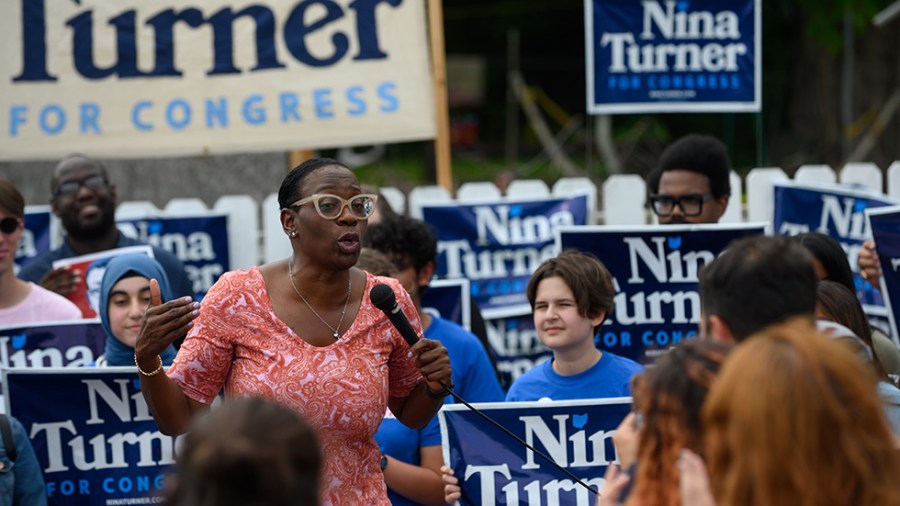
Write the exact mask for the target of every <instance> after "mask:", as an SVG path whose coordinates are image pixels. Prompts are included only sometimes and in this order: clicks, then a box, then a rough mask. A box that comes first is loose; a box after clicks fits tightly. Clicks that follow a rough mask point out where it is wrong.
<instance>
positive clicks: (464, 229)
mask: <svg viewBox="0 0 900 506" xmlns="http://www.w3.org/2000/svg"><path fill="white" fill-rule="evenodd" d="M422 216H423V220H424V221H426V222H427V223H430V224H431V225H433V226H434V228H435V230H436V231H437V234H438V268H437V273H436V274H437V275H438V276H439V277H441V278H450V279H454V278H468V279H469V282H470V283H471V289H472V296H473V297H475V302H476V303H477V304H478V307H480V308H481V312H482V314H483V315H484V317H485V318H503V317H506V316H509V315H518V314H522V313H523V312H526V311H530V310H531V307H530V306H529V305H528V300H527V299H526V298H525V287H526V286H527V285H528V279H529V278H530V277H531V273H532V272H534V270H535V269H536V268H537V266H538V265H540V263H541V262H542V261H544V260H546V259H547V258H551V257H553V256H555V255H556V244H555V243H554V235H553V234H554V232H555V231H556V229H558V228H559V227H561V226H567V225H584V224H585V223H586V222H587V217H588V209H587V196H586V195H579V196H576V197H571V198H549V199H541V200H534V201H521V202H509V201H503V202H494V203H480V204H458V203H457V204H449V205H434V206H431V205H429V206H425V207H423V208H422Z"/></svg>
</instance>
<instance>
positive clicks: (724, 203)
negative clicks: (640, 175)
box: [647, 134, 731, 225]
mask: <svg viewBox="0 0 900 506" xmlns="http://www.w3.org/2000/svg"><path fill="white" fill-rule="evenodd" d="M730 174H731V162H730V161H729V159H728V152H727V150H726V149H725V145H724V144H722V142H721V141H720V140H718V139H716V138H715V137H710V136H708V135H697V134H691V135H687V136H685V137H682V138H681V139H678V140H677V141H675V142H674V143H673V144H672V145H670V146H669V147H668V148H666V149H665V151H663V153H662V155H661V156H660V157H659V164H658V165H657V167H656V169H655V170H654V171H653V172H652V173H651V174H650V176H649V177H648V180H647V188H648V189H649V191H650V195H649V199H648V200H649V202H650V208H651V209H653V212H654V213H655V214H656V216H657V217H658V219H659V223H660V224H661V225H674V224H679V223H718V221H719V218H721V217H722V214H724V213H725V209H726V208H727V207H728V197H729V196H730V195H731V183H730V181H729V179H728V178H729V176H730Z"/></svg>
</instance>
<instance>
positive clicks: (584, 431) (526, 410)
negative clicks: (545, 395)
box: [439, 397, 631, 506]
mask: <svg viewBox="0 0 900 506" xmlns="http://www.w3.org/2000/svg"><path fill="white" fill-rule="evenodd" d="M476 406H477V407H478V408H479V409H480V410H481V411H482V412H483V413H484V414H486V415H487V416H489V417H490V418H491V419H493V420H495V421H496V422H498V423H499V424H500V425H501V426H502V427H504V428H505V429H507V430H509V431H510V432H512V433H513V434H515V435H516V436H518V437H519V438H521V439H522V440H523V441H525V442H527V443H529V444H530V445H531V446H533V447H534V448H536V449H537V450H538V451H540V452H542V453H543V454H545V455H547V456H549V457H550V458H552V459H553V461H554V462H556V463H557V464H559V465H560V466H562V467H563V468H565V469H566V470H568V471H569V472H570V473H572V474H573V475H575V477H577V478H578V479H580V480H581V482H582V483H584V484H585V485H587V486H589V487H591V488H593V489H594V491H598V492H599V490H600V486H601V485H602V483H603V474H604V473H605V472H606V467H607V466H608V465H609V464H610V463H613V462H617V457H616V452H615V448H614V447H613V443H612V436H613V435H614V434H615V431H616V427H618V425H619V423H621V421H622V420H623V419H624V418H625V416H626V415H627V414H628V412H629V411H630V410H631V398H629V397H620V398H612V399H591V400H580V401H557V402H511V403H486V404H476ZM439 417H440V423H441V436H442V443H443V450H444V462H446V463H447V465H449V466H450V467H451V468H452V469H453V471H454V474H455V475H456V477H457V478H459V483H460V486H461V488H462V498H461V499H460V501H459V503H460V504H461V505H462V506H472V505H479V506H495V505H530V506H542V505H550V504H555V505H562V506H576V505H578V506H582V505H584V506H587V505H593V504H596V503H597V495H596V494H594V493H592V492H591V491H590V490H588V489H587V488H585V487H584V486H583V485H582V484H580V483H578V482H576V481H575V480H573V479H572V478H571V477H569V476H567V475H566V473H564V472H563V471H561V470H560V469H558V468H557V467H556V466H554V465H553V464H551V463H549V462H547V461H546V460H544V459H543V458H541V457H540V456H539V455H537V454H536V453H535V452H533V451H531V450H529V449H527V448H526V447H524V446H522V445H521V444H520V443H519V442H518V441H516V440H515V439H513V438H512V437H510V436H509V435H508V434H506V433H504V432H503V431H501V430H500V429H499V428H497V427H495V426H493V425H492V424H490V423H489V422H487V421H485V420H484V418H482V417H481V416H479V415H478V414H477V413H474V412H472V411H471V410H469V409H468V408H467V407H466V406H461V405H458V404H451V405H448V406H445V407H444V408H443V409H441V411H440V413H439Z"/></svg>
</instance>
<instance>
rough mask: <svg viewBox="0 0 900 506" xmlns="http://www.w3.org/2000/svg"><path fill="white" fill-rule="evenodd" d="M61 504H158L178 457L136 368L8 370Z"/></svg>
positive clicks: (15, 400)
mask: <svg viewBox="0 0 900 506" xmlns="http://www.w3.org/2000/svg"><path fill="white" fill-rule="evenodd" d="M3 381H4V392H5V394H6V398H7V403H8V405H9V409H10V413H11V414H12V415H13V416H15V417H16V418H18V419H19V421H21V422H22V424H23V425H24V426H25V432H26V434H29V436H30V437H31V442H32V445H33V446H34V450H35V453H36V454H37V458H38V462H39V463H40V465H41V470H42V471H43V473H44V481H45V482H46V486H47V496H48V498H49V502H50V504H51V505H54V506H74V505H79V506H82V505H85V506H86V505H97V506H100V505H108V504H151V503H156V502H159V501H158V498H157V497H154V496H156V495H158V494H159V492H160V491H161V490H162V488H163V482H164V474H163V473H164V471H165V470H166V469H167V468H168V467H169V466H170V465H171V464H172V463H173V462H174V458H175V438H172V437H170V436H165V435H163V434H161V433H160V432H159V431H158V430H157V428H156V422H154V421H153V417H152V415H150V410H149V409H148V408H147V404H146V403H145V402H144V397H143V396H142V395H141V392H140V381H139V380H138V378H137V373H136V372H135V371H134V368H123V367H116V368H93V369H35V370H29V369H12V370H6V369H4V370H3Z"/></svg>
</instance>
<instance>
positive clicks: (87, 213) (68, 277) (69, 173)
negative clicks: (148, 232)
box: [19, 155, 193, 296]
mask: <svg viewBox="0 0 900 506" xmlns="http://www.w3.org/2000/svg"><path fill="white" fill-rule="evenodd" d="M50 191H51V194H52V196H51V197H50V207H51V209H52V210H53V214H55V215H56V216H57V217H58V218H59V219H60V221H61V222H62V226H63V229H65V231H66V238H65V241H64V242H63V244H62V246H60V247H58V248H56V249H55V250H52V251H50V252H48V253H45V254H43V255H41V256H39V257H37V258H35V259H33V260H32V261H31V262H29V263H28V264H27V265H26V266H25V267H23V268H22V270H21V271H20V272H19V278H20V279H23V280H25V281H32V282H34V283H37V284H39V285H41V286H43V287H44V288H46V289H48V290H51V291H54V292H56V293H59V294H62V295H67V294H69V293H71V292H72V291H73V290H75V288H76V287H77V285H78V283H79V282H80V277H81V275H82V273H79V272H77V271H73V270H70V269H66V268H61V269H53V262H55V261H57V260H62V259H66V258H72V257H77V256H82V255H88V254H91V253H99V252H101V251H106V250H110V249H114V248H123V247H125V246H139V245H143V244H146V243H144V242H141V241H138V240H137V239H132V238H130V237H126V236H125V235H124V234H122V233H121V232H120V231H119V229H117V228H116V216H115V213H116V204H117V203H118V197H117V195H116V187H115V185H113V184H110V182H109V177H108V176H107V174H106V169H105V168H104V167H103V165H101V164H100V162H97V161H96V160H91V159H90V158H87V157H86V156H82V155H72V156H69V157H68V158H66V159H64V160H63V161H61V162H60V163H59V165H57V166H56V168H55V169H54V170H53V179H52V180H51V181H50ZM152 248H153V256H154V258H156V260H157V261H158V262H159V263H160V264H161V265H162V266H163V269H164V270H165V271H166V275H167V276H168V278H169V282H170V284H171V285H172V292H173V294H174V295H175V296H182V295H192V294H193V290H192V283H191V281H190V279H189V278H188V276H187V273H185V270H184V265H183V264H182V263H181V261H180V260H178V258H177V257H175V255H173V254H172V253H169V252H168V251H166V250H164V249H162V248H159V247H156V246H152Z"/></svg>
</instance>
